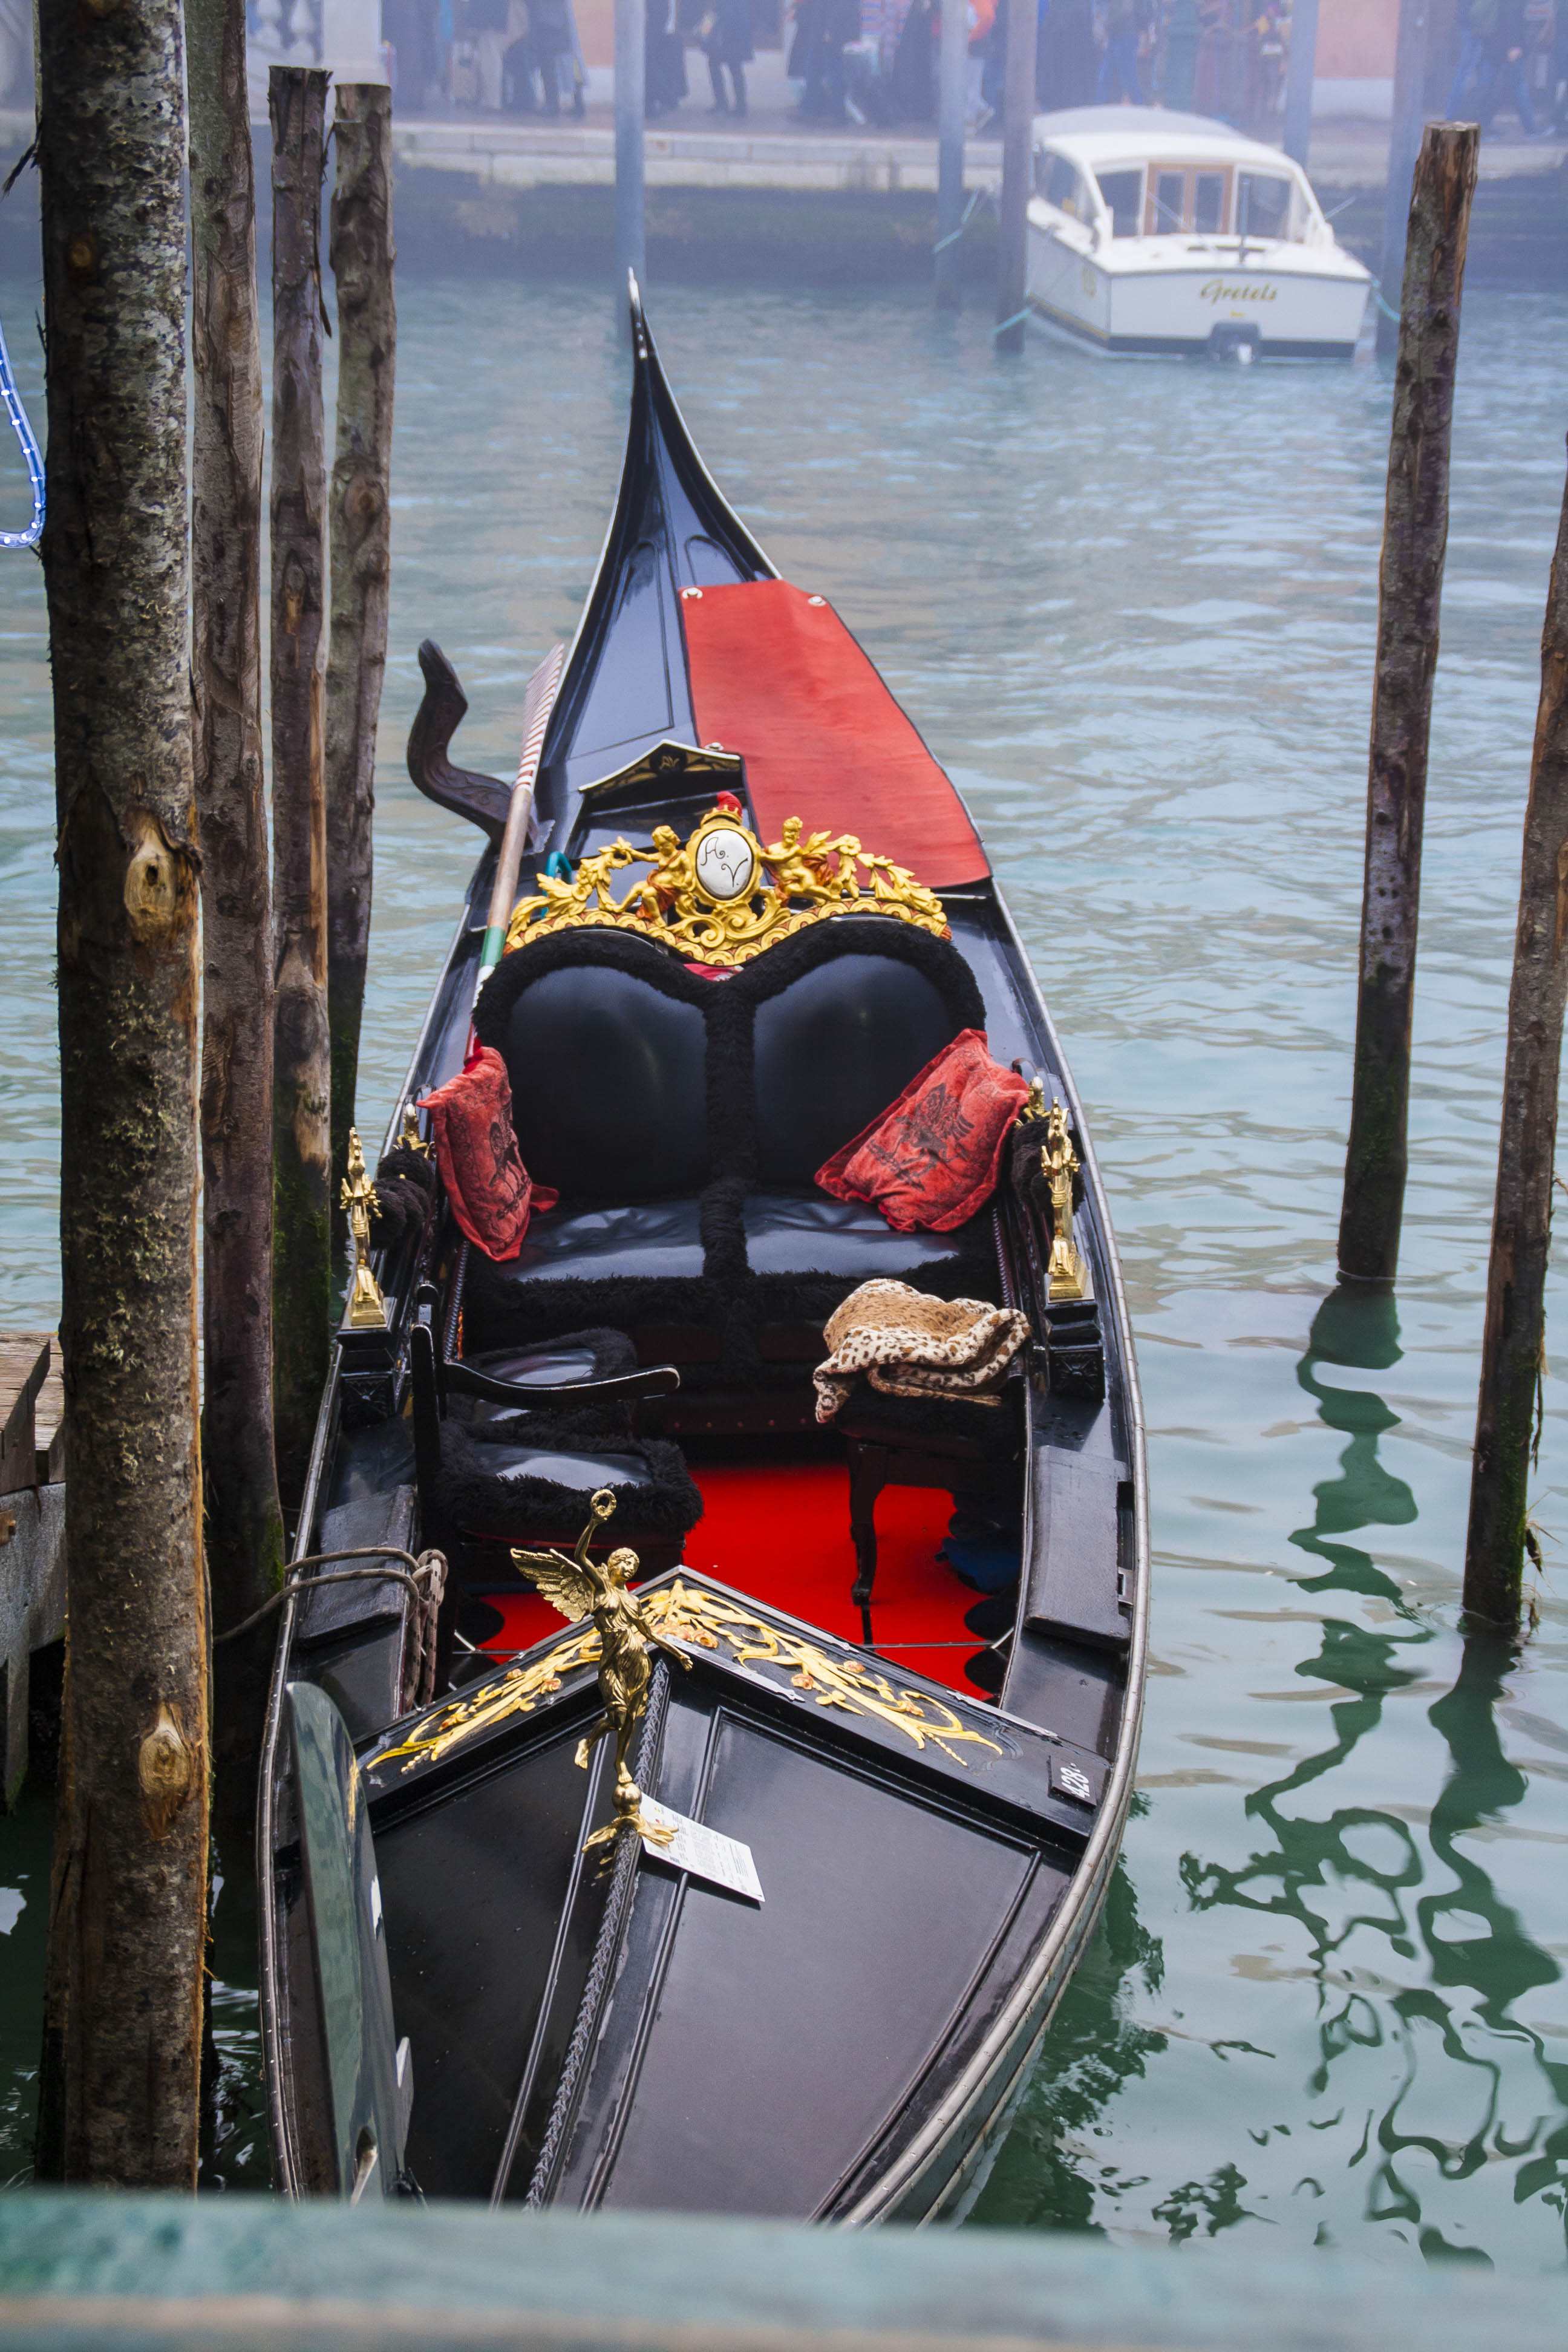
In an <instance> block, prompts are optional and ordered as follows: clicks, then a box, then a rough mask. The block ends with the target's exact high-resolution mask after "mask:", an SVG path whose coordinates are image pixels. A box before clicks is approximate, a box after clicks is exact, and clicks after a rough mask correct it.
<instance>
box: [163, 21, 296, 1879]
mask: <svg viewBox="0 0 1568 2352" xmlns="http://www.w3.org/2000/svg"><path fill="white" fill-rule="evenodd" d="M185 26H186V37H187V42H188V47H189V55H188V58H187V63H186V80H187V87H188V89H189V92H190V110H191V258H192V268H191V343H192V358H193V362H194V364H195V446H194V449H193V455H192V466H191V495H192V506H191V596H192V618H193V626H192V645H191V684H192V689H193V694H194V699H195V718H194V724H193V730H192V732H193V738H194V749H195V796H196V822H197V826H198V828H199V835H200V841H201V852H202V962H203V995H202V1165H203V1173H204V1178H205V1184H204V1192H203V1230H204V1241H205V1260H204V1278H203V1286H202V1333H203V1339H204V1343H205V1382H204V1391H203V1405H202V1439H203V1443H202V1464H203V1474H204V1475H203V1486H204V1496H205V1508H206V1545H207V1576H208V1583H209V1587H210V1590H211V1592H212V1601H213V1611H214V1614H215V1616H216V1621H217V1626H218V1629H219V1631H221V1630H222V1629H223V1628H224V1627H225V1626H227V1625H237V1624H238V1623H239V1622H240V1620H241V1619H242V1618H244V1617H247V1616H249V1614H250V1612H251V1611H252V1610H253V1609H256V1608H258V1606H259V1605H260V1603H261V1602H262V1601H264V1600H265V1599H266V1597H267V1595H268V1592H269V1591H271V1590H272V1588H273V1586H274V1584H275V1583H276V1582H277V1580H278V1579H279V1577H280V1576H281V1574H282V1569H283V1516H282V1513H281V1511H280V1510H279V1504H278V1478H277V1473H276V1470H275V1468H274V1465H273V1459H272V893H271V888H270V886H269V882H268V842H267V793H266V779H265V774H264V771H263V762H262V753H261V443H262V433H261V336H260V326H259V322H258V303H257V288H256V182H255V177H254V171H253V164H252V157H251V146H250V109H249V106H248V104H247V96H246V79H245V0H186V7H185ZM265 1652H266V1644H265V1643H254V1644H248V1645H247V1644H245V1643H239V1644H235V1643H230V1644H229V1645H228V1646H227V1647H226V1648H222V1649H219V1650H217V1651H216V1653H215V1669H214V1671H215V1677H216V1699H215V1706H214V1709H213V1723H214V1746H215V1749H216V1768H217V1769H216V1779H217V1785H218V1790H219V1795H220V1800H221V1801H225V1802H226V1800H227V1799H228V1798H229V1797H230V1796H232V1797H233V1799H234V1807H233V1810H234V1812H235V1814H236V1816H237V1817H243V1814H244V1813H245V1811H247V1810H248V1807H249V1804H250V1802H251V1794H250V1791H251V1784H252V1778H253V1775H252V1769H251V1767H252V1763H253V1759H254V1756H255V1752H256V1746H257V1741H258V1736H259V1730H260V1706H261V1702H262V1698H263V1695H264V1692H265ZM229 1867H230V1868H231V1869H232V1868H233V1867H234V1863H233V1862H232V1861H231V1863H230V1864H229Z"/></svg>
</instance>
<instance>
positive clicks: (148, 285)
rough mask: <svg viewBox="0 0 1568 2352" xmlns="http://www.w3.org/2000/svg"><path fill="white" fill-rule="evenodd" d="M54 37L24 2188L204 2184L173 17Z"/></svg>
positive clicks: (180, 270)
mask: <svg viewBox="0 0 1568 2352" xmlns="http://www.w3.org/2000/svg"><path fill="white" fill-rule="evenodd" d="M38 24H39V67H40V75H39V80H40V127H39V134H38V160H39V169H40V173H41V196H42V217H43V246H44V299H45V315H46V322H47V392H48V420H49V445H48V459H47V499H48V520H47V526H46V529H45V532H44V540H43V560H44V575H45V584H46V588H47V599H48V616H49V657H50V665H51V669H52V674H53V688H54V722H55V773H56V791H57V805H58V864H59V930H58V986H59V1035H60V1265H61V1278H62V1287H63V1310H62V1314H61V1319H60V1349H61V1358H62V1367H63V1371H64V1378H65V1393H66V1401H67V1410H68V1415H69V1422H70V1476H69V1479H68V1482H67V1486H66V1548H67V1552H68V1559H69V1610H70V1614H69V1634H68V1668H67V1682H66V1696H65V1719H64V1726H63V1731H64V1737H63V1741H62V1770H61V1783H60V1801H59V1805H58V1811H57V1816H56V1825H55V1872H54V1884H53V1888H52V1891H51V1897H50V1905H51V1908H50V1929H49V1953H48V1963H47V1985H46V1994H45V2024H44V2047H43V2053H42V2064H41V2070H40V2074H41V2082H40V2103H39V2124H38V2142H37V2162H38V2170H39V2173H40V2175H41V2176H42V2177H43V2178H46V2179H67V2180H79V2181H89V2182H99V2183H110V2182H116V2183H120V2184H122V2185H125V2186H136V2187H144V2188H153V2187H163V2188H177V2189H191V2188H194V2186H195V2168H196V2138H197V2088H198V2076H199V2063H200V2049H201V2022H202V1964H203V1958H204V1954H205V1927H206V1881H207V1758H206V1719H207V1690H206V1647H207V1631H208V1628H207V1622H206V1599H205V1577H204V1572H203V1564H202V1544H201V1512H200V1459H199V1453H198V1445H197V1430H196V1395H197V1365H196V1344H195V1342H196V1245H197V1223H196V1197H197V1158H196V1067H197V1062H196V1052H197V1045H196V1009H197V1002H198V979H199V975H198V971H197V965H196V957H197V902H198V878H197V877H198V867H199V858H198V855H197V848H196V828H195V808H194V804H193V797H192V783H191V723H190V719H191V713H190V675H189V649H188V635H187V611H188V597H189V585H190V578H189V567H188V562H187V557H186V543H185V534H186V503H185V454H186V451H185V349H184V306H185V219H184V193H183V188H182V174H183V172H184V162H185V114H184V64H183V60H182V57H181V25H180V8H179V5H178V0H137V5H135V6H134V7H119V8H105V9H104V10H103V11H102V12H101V13H100V12H99V11H97V10H96V9H90V8H89V9H81V10H75V9H70V8H63V7H45V8H44V9H42V10H41V11H40V14H39V20H38Z"/></svg>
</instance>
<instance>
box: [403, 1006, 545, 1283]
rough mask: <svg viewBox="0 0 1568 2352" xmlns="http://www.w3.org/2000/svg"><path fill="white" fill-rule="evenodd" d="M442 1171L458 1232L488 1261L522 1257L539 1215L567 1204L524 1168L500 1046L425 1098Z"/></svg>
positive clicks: (485, 1049)
mask: <svg viewBox="0 0 1568 2352" xmlns="http://www.w3.org/2000/svg"><path fill="white" fill-rule="evenodd" d="M420 1108H422V1109H424V1110H427V1111H428V1112H429V1114H430V1126H431V1130H432V1132H433V1133H434V1135H435V1138H436V1165H437V1168H439V1170H440V1171H441V1181H442V1183H443V1184H445V1186H446V1188H447V1199H448V1200H449V1201H450V1202H451V1203H452V1214H453V1215H454V1216H455V1217H456V1218H457V1220H458V1226H459V1228H460V1229H461V1230H462V1232H464V1233H465V1234H467V1235H468V1239H469V1240H470V1241H471V1242H472V1243H473V1244H474V1245H475V1247H476V1248H478V1249H482V1250H483V1252H484V1254H485V1255H486V1256H487V1257H492V1258H495V1259H497V1260H505V1259H507V1258H510V1257H515V1256H516V1255H517V1254H518V1251H519V1250H520V1249H521V1247H522V1237H523V1235H524V1234H526V1233H527V1231H528V1220H529V1218H530V1216H531V1214H532V1213H533V1211H534V1210H535V1209H538V1210H539V1211H541V1213H542V1212H543V1211H544V1210H546V1209H552V1208H553V1207H554V1206H555V1203H556V1202H557V1201H558V1200H559V1199H560V1197H561V1195H560V1194H559V1192H552V1191H551V1189H550V1187H549V1185H548V1184H535V1183H534V1182H533V1181H532V1179H531V1177H530V1175H529V1172H528V1171H527V1169H526V1168H525V1167H524V1166H523V1164H522V1159H521V1154H520V1153H519V1151H518V1148H517V1137H516V1135H515V1134H514V1132H513V1130H512V1124H511V1084H510V1080H509V1078H508V1077H507V1074H506V1064H505V1063H504V1062H503V1061H502V1060H501V1057H500V1055H499V1054H498V1053H497V1052H496V1049H495V1047H494V1046H493V1045H481V1046H479V1049H478V1051H477V1052H476V1053H474V1054H472V1055H469V1057H468V1060H467V1061H466V1062H465V1063H464V1065H463V1066H462V1068H461V1069H460V1070H459V1071H458V1075H457V1076H456V1077H455V1078H448V1080H447V1084H446V1085H445V1086H444V1087H437V1089H436V1091H435V1093H434V1094H433V1095H426V1097H424V1100H423V1102H422V1104H421V1106H420Z"/></svg>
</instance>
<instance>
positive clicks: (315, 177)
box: [268, 66, 331, 1509]
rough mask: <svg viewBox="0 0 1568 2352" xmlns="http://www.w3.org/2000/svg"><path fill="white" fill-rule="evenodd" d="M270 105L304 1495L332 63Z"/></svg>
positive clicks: (324, 1209) (283, 964) (282, 863)
mask: <svg viewBox="0 0 1568 2352" xmlns="http://www.w3.org/2000/svg"><path fill="white" fill-rule="evenodd" d="M268 104H269V107H270V110H271V116H272V499H271V523H272V901H273V923H274V928H275V935H276V956H277V960H276V964H275V967H274V973H275V990H276V993H275V997H274V1004H273V1072H272V1150H273V1177H272V1183H273V1252H272V1349H273V1393H274V1397H275V1399H276V1414H277V1449H278V1480H279V1486H280V1487H281V1489H282V1494H283V1500H284V1504H285V1506H286V1507H289V1508H290V1509H292V1508H293V1507H294V1506H295V1505H296V1504H297V1503H298V1502H299V1499H300V1493H301V1491H302V1490H303V1487H304V1484H305V1471H306V1467H307V1465H308V1463H309V1460H310V1438H311V1433H312V1431H313V1429H314V1426H315V1420H316V1408H317V1405H318V1403H319V1402H320V1399H321V1389H322V1385H323V1383H324V1381H325V1380H326V1375H327V1360H328V1348H329V1345H330V1339H329V1328H328V1327H329V1318H330V1315H331V1108H330V1106H331V1035H330V1031H329V1027H328V1015H327V810H326V790H325V782H324V778H323V772H322V740H321V738H322V724H321V717H322V713H321V702H322V694H321V656H322V653H323V651H324V647H323V643H322V638H323V625H324V622H325V614H326V599H325V593H324V572H325V557H326V535H325V524H326V506H327V481H326V451H325V442H324V436H323V426H322V418H321V152H322V147H323V144H324V142H325V138H326V110H327V76H326V74H325V73H322V72H320V71H318V70H317V69H316V68H311V67H300V66H274V67H273V68H272V70H271V73H270V75H269V77H268Z"/></svg>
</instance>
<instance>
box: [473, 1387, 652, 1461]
mask: <svg viewBox="0 0 1568 2352" xmlns="http://www.w3.org/2000/svg"><path fill="white" fill-rule="evenodd" d="M465 1405H466V1406H467V1407H468V1411H467V1412H462V1411H460V1410H459V1407H461V1406H465ZM476 1408H478V1410H479V1411H480V1412H485V1413H487V1414H489V1416H491V1417H490V1418H488V1419H486V1420H483V1421H476V1420H475V1419H474V1418H473V1415H474V1412H475V1409H476ZM447 1420H448V1422H449V1423H450V1422H456V1423H458V1424H459V1425H460V1426H461V1427H462V1428H463V1429H465V1430H466V1431H467V1432H468V1435H469V1436H470V1437H471V1438H472V1439H473V1440H474V1443H475V1444H477V1445H548V1446H561V1447H564V1448H566V1449H568V1450H570V1449H571V1448H572V1447H574V1446H586V1447H587V1448H588V1449H589V1450H590V1451H593V1450H595V1448H597V1447H599V1446H601V1445H607V1446H609V1447H611V1449H612V1450H614V1451H624V1450H625V1448H626V1446H627V1445H630V1444H634V1443H635V1442H636V1441H635V1440H634V1438H633V1434H632V1417H631V1411H630V1408H629V1407H628V1406H626V1405H624V1404H601V1405H587V1406H584V1407H583V1408H582V1409H581V1410H580V1411H579V1412H569V1411H567V1410H566V1409H565V1408H564V1407H563V1406H560V1405H556V1406H553V1407H552V1406H548V1405H547V1406H543V1407H542V1408H541V1409H540V1410H539V1411H538V1412H502V1411H500V1409H498V1407H496V1406H495V1405H493V1404H492V1405H487V1404H486V1402H485V1400H484V1399H483V1398H482V1397H459V1396H455V1397H453V1398H452V1399H451V1400H450V1402H449V1403H448V1405H447Z"/></svg>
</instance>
